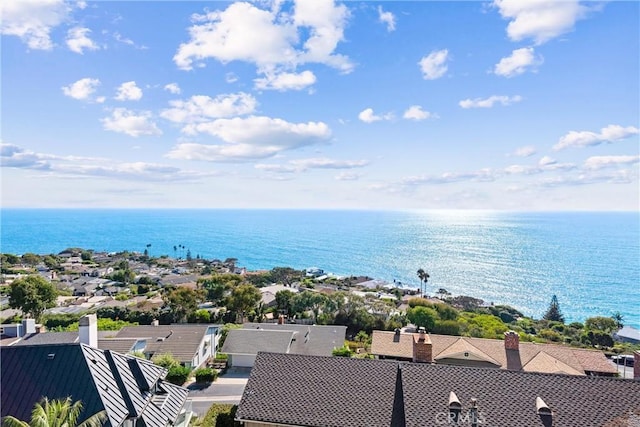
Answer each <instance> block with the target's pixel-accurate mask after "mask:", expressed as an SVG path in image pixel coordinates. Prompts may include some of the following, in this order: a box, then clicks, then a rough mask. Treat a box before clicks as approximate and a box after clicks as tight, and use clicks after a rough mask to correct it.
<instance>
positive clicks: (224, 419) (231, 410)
mask: <svg viewBox="0 0 640 427" xmlns="http://www.w3.org/2000/svg"><path fill="white" fill-rule="evenodd" d="M237 410H238V406H237V405H230V404H226V403H214V404H213V405H211V407H210V408H209V411H207V414H206V415H205V416H204V418H203V419H202V421H201V422H200V424H199V425H200V427H238V426H240V423H239V422H237V421H234V418H235V416H236V411H237Z"/></svg>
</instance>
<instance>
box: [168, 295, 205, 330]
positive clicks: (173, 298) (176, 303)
mask: <svg viewBox="0 0 640 427" xmlns="http://www.w3.org/2000/svg"><path fill="white" fill-rule="evenodd" d="M200 300H201V298H200V294H199V293H198V292H196V291H194V290H193V289H189V288H185V287H179V288H177V289H174V290H172V291H171V292H169V294H167V295H166V296H165V303H166V304H167V305H168V306H169V310H171V313H172V314H173V317H174V319H175V320H176V321H177V322H182V321H184V320H185V319H186V317H187V316H188V315H189V314H191V313H194V312H195V311H196V310H197V309H198V302H200Z"/></svg>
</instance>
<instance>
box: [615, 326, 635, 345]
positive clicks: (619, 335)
mask: <svg viewBox="0 0 640 427" xmlns="http://www.w3.org/2000/svg"><path fill="white" fill-rule="evenodd" d="M613 339H614V340H616V341H620V342H628V343H631V344H638V343H640V330H638V329H636V328H632V327H631V326H624V327H622V329H620V330H618V332H615V333H614V334H613Z"/></svg>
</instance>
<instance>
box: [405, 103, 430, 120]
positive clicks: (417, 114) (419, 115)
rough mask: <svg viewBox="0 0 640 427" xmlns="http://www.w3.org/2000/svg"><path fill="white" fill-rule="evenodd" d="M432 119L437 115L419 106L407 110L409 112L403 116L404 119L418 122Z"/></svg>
mask: <svg viewBox="0 0 640 427" xmlns="http://www.w3.org/2000/svg"><path fill="white" fill-rule="evenodd" d="M432 117H435V115H434V114H432V113H430V112H428V111H424V110H423V109H422V107H421V106H419V105H412V106H411V107H409V108H407V110H406V111H405V112H404V114H403V115H402V118H404V119H407V120H416V121H420V120H426V119H429V118H432Z"/></svg>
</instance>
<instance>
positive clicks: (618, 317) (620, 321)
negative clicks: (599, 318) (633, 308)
mask: <svg viewBox="0 0 640 427" xmlns="http://www.w3.org/2000/svg"><path fill="white" fill-rule="evenodd" d="M611 318H612V319H613V320H614V322H616V328H617V329H622V328H623V327H624V317H623V316H622V314H621V313H620V312H619V311H616V312H615V313H613V315H612V316H611Z"/></svg>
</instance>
